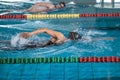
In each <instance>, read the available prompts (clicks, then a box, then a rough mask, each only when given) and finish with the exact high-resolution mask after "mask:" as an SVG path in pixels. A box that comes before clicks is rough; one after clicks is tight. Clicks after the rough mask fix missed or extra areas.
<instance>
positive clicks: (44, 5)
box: [20, 2, 65, 13]
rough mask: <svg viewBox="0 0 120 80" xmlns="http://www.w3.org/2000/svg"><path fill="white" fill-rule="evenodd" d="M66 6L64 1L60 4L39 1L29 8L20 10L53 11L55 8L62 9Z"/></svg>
mask: <svg viewBox="0 0 120 80" xmlns="http://www.w3.org/2000/svg"><path fill="white" fill-rule="evenodd" d="M64 7H65V3H64V2H60V3H58V5H53V4H52V3H48V2H37V3H36V4H34V5H33V6H32V7H30V8H29V9H27V10H20V11H23V12H33V13H39V12H48V11H51V10H54V9H60V8H64Z"/></svg>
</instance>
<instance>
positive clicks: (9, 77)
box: [0, 1, 120, 80]
mask: <svg viewBox="0 0 120 80" xmlns="http://www.w3.org/2000/svg"><path fill="white" fill-rule="evenodd" d="M3 3H6V4H3ZM0 4H1V5H0V14H28V13H21V12H20V13H16V12H13V13H9V12H8V13H4V11H3V10H6V9H24V8H28V7H30V6H31V3H25V2H21V3H17V2H14V3H12V4H14V5H10V4H11V2H4V1H1V2H0ZM8 4H9V5H8ZM102 12H104V13H113V12H119V9H99V8H95V7H94V6H86V5H80V4H75V5H70V4H67V7H66V8H64V9H61V10H56V11H50V12H48V14H52V13H58V14H59V13H102ZM29 14H30V13H29ZM43 27H45V28H49V29H53V30H56V31H59V32H62V33H63V34H64V35H65V36H66V37H68V34H69V32H70V31H76V32H78V33H79V34H81V35H82V36H83V38H85V39H82V40H78V41H72V40H70V41H68V42H65V43H64V44H61V45H58V46H48V47H43V48H34V49H26V50H0V57H1V58H4V57H8V58H17V57H18V58H19V57H23V58H36V57H90V56H91V57H92V56H96V57H102V56H118V57H120V49H119V48H120V42H119V40H120V36H119V35H120V18H119V17H104V18H103V17H102V18H95V17H89V18H87V17H86V18H79V19H57V20H56V19H49V20H13V19H12V20H11V19H7V20H5V19H2V20H0V41H3V40H8V41H11V39H12V37H14V36H16V35H17V34H19V33H21V32H30V31H33V30H36V29H38V28H43ZM102 37H112V38H114V39H113V40H94V41H91V39H92V40H93V39H96V38H102ZM49 38H50V36H48V35H46V34H39V35H35V36H32V37H31V38H30V40H31V41H38V42H43V41H47V40H49ZM8 45H9V44H2V43H1V44H0V46H8ZM119 67H120V64H119V63H49V64H0V80H26V79H29V80H56V79H57V80H100V79H103V80H120V68H119Z"/></svg>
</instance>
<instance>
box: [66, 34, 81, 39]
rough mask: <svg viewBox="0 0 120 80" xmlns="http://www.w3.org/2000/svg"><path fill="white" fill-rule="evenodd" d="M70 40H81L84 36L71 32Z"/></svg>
mask: <svg viewBox="0 0 120 80" xmlns="http://www.w3.org/2000/svg"><path fill="white" fill-rule="evenodd" d="M68 38H69V39H71V40H78V39H81V38H82V36H81V35H80V34H79V33H77V32H69V36H68Z"/></svg>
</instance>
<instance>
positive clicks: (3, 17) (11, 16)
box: [0, 14, 27, 19]
mask: <svg viewBox="0 0 120 80" xmlns="http://www.w3.org/2000/svg"><path fill="white" fill-rule="evenodd" d="M0 19H27V16H26V15H20V14H17V15H11V14H9V15H0Z"/></svg>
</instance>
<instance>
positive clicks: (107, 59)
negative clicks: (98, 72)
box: [79, 56, 120, 62]
mask: <svg viewBox="0 0 120 80" xmlns="http://www.w3.org/2000/svg"><path fill="white" fill-rule="evenodd" d="M79 62H120V58H119V57H114V56H112V57H86V58H79Z"/></svg>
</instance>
